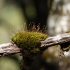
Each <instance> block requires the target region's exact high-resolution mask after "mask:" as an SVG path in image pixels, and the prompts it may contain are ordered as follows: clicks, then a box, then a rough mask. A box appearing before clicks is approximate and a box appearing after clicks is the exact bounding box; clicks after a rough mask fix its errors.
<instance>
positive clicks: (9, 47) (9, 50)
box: [0, 42, 20, 56]
mask: <svg viewBox="0 0 70 70" xmlns="http://www.w3.org/2000/svg"><path fill="white" fill-rule="evenodd" d="M19 52H20V49H19V48H18V46H17V45H16V44H13V43H12V42H9V43H5V44H1V45H0V56H2V55H9V54H15V53H19Z"/></svg>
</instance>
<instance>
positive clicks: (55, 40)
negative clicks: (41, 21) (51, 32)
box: [40, 33, 70, 48]
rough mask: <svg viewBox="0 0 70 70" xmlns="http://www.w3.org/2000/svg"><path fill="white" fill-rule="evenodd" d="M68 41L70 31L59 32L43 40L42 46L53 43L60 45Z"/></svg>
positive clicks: (69, 39) (69, 40)
mask: <svg viewBox="0 0 70 70" xmlns="http://www.w3.org/2000/svg"><path fill="white" fill-rule="evenodd" d="M66 42H70V33H65V34H59V35H57V36H53V37H48V38H47V39H46V40H45V41H41V42H40V43H41V46H40V47H46V48H47V47H49V46H53V45H58V44H59V45H60V44H63V43H66Z"/></svg>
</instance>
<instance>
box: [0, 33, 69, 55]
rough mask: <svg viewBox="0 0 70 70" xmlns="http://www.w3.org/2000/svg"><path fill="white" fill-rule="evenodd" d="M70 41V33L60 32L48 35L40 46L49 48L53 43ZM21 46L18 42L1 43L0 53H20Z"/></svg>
mask: <svg viewBox="0 0 70 70" xmlns="http://www.w3.org/2000/svg"><path fill="white" fill-rule="evenodd" d="M66 42H70V33H65V34H59V35H57V36H53V37H48V38H47V39H46V40H45V41H41V42H40V46H39V47H40V48H42V49H43V48H45V49H46V48H48V47H50V46H53V45H58V44H62V43H66ZM19 52H20V48H18V46H17V45H16V44H13V43H12V42H10V43H5V44H1V45H0V55H9V54H14V53H19Z"/></svg>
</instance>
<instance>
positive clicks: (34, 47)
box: [12, 32, 47, 54]
mask: <svg viewBox="0 0 70 70" xmlns="http://www.w3.org/2000/svg"><path fill="white" fill-rule="evenodd" d="M46 38H47V35H46V34H43V33H40V32H19V33H17V34H15V35H14V36H12V41H13V42H14V43H15V44H16V45H17V46H18V47H19V48H21V49H22V50H23V51H24V50H25V49H26V50H27V51H29V52H32V53H36V52H37V51H39V48H38V47H39V46H38V45H39V42H40V41H41V40H45V39H46ZM28 54H29V53H28Z"/></svg>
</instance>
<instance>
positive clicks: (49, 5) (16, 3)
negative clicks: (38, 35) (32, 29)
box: [0, 0, 70, 70]
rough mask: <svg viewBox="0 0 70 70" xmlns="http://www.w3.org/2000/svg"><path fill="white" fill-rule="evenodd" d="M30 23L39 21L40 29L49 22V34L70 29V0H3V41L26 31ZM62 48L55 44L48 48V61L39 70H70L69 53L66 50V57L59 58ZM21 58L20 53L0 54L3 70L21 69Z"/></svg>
mask: <svg viewBox="0 0 70 70" xmlns="http://www.w3.org/2000/svg"><path fill="white" fill-rule="evenodd" d="M29 23H35V24H36V25H38V24H39V23H40V27H41V29H42V27H43V26H44V25H46V26H47V33H48V35H49V36H54V35H57V34H59V33H64V32H66V31H68V30H69V29H70V0H0V44H2V43H6V42H9V41H10V38H11V36H12V35H13V34H14V33H16V32H18V31H21V30H24V31H25V30H26V26H27V25H28V24H29ZM59 50H60V49H59V47H58V48H56V46H54V47H52V48H48V50H46V52H45V53H44V54H45V55H43V57H44V60H45V62H46V64H45V63H44V65H43V67H42V68H41V69H40V70H52V69H53V70H70V66H69V65H70V63H69V62H70V60H69V58H70V55H69V52H65V55H66V57H67V59H66V58H65V57H62V58H60V57H59V59H57V58H58V54H59ZM20 59H21V57H20V56H19V54H16V55H12V56H9V57H7V56H5V57H0V70H20V68H19V61H20ZM35 59H36V60H37V58H36V57H35ZM37 62H38V61H37ZM36 64H37V63H36ZM39 66H40V63H39ZM44 66H45V67H44ZM37 68H38V67H37ZM44 68H45V69H44ZM36 70H37V69H36Z"/></svg>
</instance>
